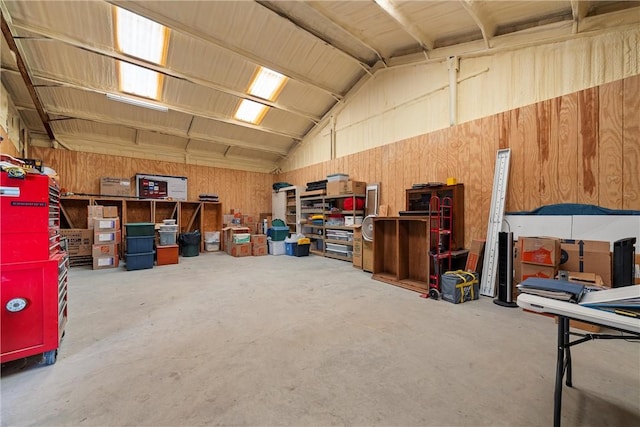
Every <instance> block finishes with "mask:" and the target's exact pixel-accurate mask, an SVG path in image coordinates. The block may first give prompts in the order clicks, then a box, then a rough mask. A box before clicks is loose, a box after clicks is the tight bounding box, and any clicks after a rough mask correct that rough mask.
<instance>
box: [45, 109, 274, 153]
mask: <svg viewBox="0 0 640 427" xmlns="http://www.w3.org/2000/svg"><path fill="white" fill-rule="evenodd" d="M52 114H56V115H59V116H65V117H68V118H71V119H75V120H81V121H88V122H94V123H101V124H105V125H115V126H122V127H125V128H128V129H133V130H142V131H148V132H153V133H157V134H160V135H166V136H173V137H178V138H184V139H194V140H199V141H203V142H211V143H215V144H221V145H234V146H237V147H241V148H245V149H249V150H255V151H261V152H265V153H270V154H274V155H278V156H285V155H286V150H272V149H269V148H263V147H262V146H257V145H255V144H252V143H250V142H245V141H240V140H235V139H231V138H224V137H215V138H208V137H207V138H205V137H201V136H197V137H194V136H192V135H188V134H186V133H183V132H179V131H171V130H169V129H161V130H159V129H158V127H157V126H156V125H147V124H141V123H138V122H135V123H134V122H129V121H118V122H114V119H113V118H112V117H108V116H102V115H97V114H88V113H86V112H84V111H83V112H77V111H74V112H73V113H69V112H63V111H55V112H54V111H52Z"/></svg>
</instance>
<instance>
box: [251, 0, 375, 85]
mask: <svg viewBox="0 0 640 427" xmlns="http://www.w3.org/2000/svg"><path fill="white" fill-rule="evenodd" d="M255 2H256V3H258V4H259V5H260V6H262V7H264V8H265V9H267V10H269V11H270V12H271V13H273V14H275V15H277V16H279V17H280V18H281V19H283V20H285V21H287V22H289V23H291V24H292V25H293V26H295V27H296V28H297V29H298V30H300V31H302V32H304V33H306V34H309V35H311V36H312V37H314V38H316V39H318V40H320V41H321V42H322V43H323V44H325V45H327V46H329V47H330V48H331V49H333V50H335V51H336V52H337V53H338V54H340V55H342V56H344V57H345V58H347V59H349V60H351V61H353V62H355V63H356V64H358V66H359V67H360V68H362V69H363V70H364V71H365V73H367V74H369V75H373V73H372V71H371V67H370V66H369V65H367V64H365V63H364V62H363V61H361V60H360V59H358V58H356V57H355V56H353V55H352V54H350V53H349V52H347V51H345V50H342V49H340V48H339V47H337V46H335V45H334V44H333V43H332V42H331V40H329V39H328V38H327V37H325V36H324V35H322V34H320V33H319V32H317V31H315V30H314V29H313V28H310V27H309V26H308V25H305V24H304V23H303V22H300V21H299V20H297V19H295V18H293V17H292V16H289V15H287V14H285V13H283V12H281V11H280V10H278V9H277V8H275V7H274V6H272V5H271V2H268V1H263V0H255Z"/></svg>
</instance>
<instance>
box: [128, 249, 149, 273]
mask: <svg viewBox="0 0 640 427" xmlns="http://www.w3.org/2000/svg"><path fill="white" fill-rule="evenodd" d="M125 257H126V259H127V261H126V262H127V270H144V269H145V268H153V251H151V252H147V253H143V254H130V253H126V254H125Z"/></svg>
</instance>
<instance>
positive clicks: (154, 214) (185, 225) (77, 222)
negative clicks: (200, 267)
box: [60, 196, 223, 252]
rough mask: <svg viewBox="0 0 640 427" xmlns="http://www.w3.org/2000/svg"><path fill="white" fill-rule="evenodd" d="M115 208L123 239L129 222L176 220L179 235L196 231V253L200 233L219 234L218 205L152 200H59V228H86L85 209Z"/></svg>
mask: <svg viewBox="0 0 640 427" xmlns="http://www.w3.org/2000/svg"><path fill="white" fill-rule="evenodd" d="M89 205H103V206H116V207H117V208H118V216H120V223H121V225H122V237H123V240H124V237H125V230H126V228H125V224H126V223H130V222H153V223H161V222H162V220H163V219H176V220H177V221H176V222H177V224H178V229H179V230H180V232H181V233H185V232H191V231H195V230H200V233H201V234H202V236H203V238H202V239H201V245H200V251H201V252H204V233H205V232H206V231H222V219H223V215H222V203H219V202H199V201H197V202H196V201H176V200H153V199H126V198H119V197H81V196H73V197H62V198H61V200H60V206H61V213H62V215H61V217H62V218H61V228H84V229H86V228H88V224H87V206H89Z"/></svg>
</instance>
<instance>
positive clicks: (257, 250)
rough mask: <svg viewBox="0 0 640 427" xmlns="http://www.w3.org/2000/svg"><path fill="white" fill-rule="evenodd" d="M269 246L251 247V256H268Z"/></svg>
mask: <svg viewBox="0 0 640 427" xmlns="http://www.w3.org/2000/svg"><path fill="white" fill-rule="evenodd" d="M267 253H268V251H267V244H266V243H265V244H264V245H253V244H252V245H251V255H253V256H262V255H267Z"/></svg>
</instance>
